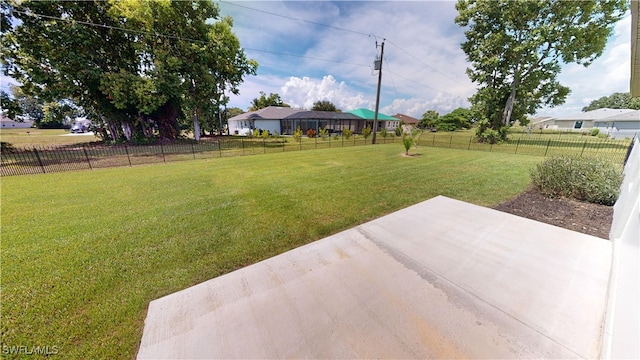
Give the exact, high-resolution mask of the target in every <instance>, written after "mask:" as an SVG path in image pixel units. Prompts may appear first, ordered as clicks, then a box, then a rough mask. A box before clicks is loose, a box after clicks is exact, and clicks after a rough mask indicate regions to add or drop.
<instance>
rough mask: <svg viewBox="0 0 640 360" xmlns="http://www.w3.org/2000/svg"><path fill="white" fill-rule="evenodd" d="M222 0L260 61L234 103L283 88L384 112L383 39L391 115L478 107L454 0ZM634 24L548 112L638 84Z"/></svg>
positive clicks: (564, 111)
mask: <svg viewBox="0 0 640 360" xmlns="http://www.w3.org/2000/svg"><path fill="white" fill-rule="evenodd" d="M216 3H218V4H219V6H220V9H221V14H222V15H223V16H231V17H233V19H234V32H235V33H236V35H237V36H238V38H239V39H240V43H241V45H242V46H243V47H244V48H245V52H246V54H247V55H248V57H250V58H252V59H255V60H257V61H258V63H259V67H258V75H257V76H248V77H246V79H245V82H244V83H243V84H242V86H241V87H240V95H239V96H233V95H232V97H231V101H230V104H229V106H237V107H240V108H242V109H243V110H246V109H247V108H248V107H249V106H250V102H251V100H252V99H253V98H255V97H258V96H259V92H260V91H264V92H265V93H267V94H268V93H278V94H280V96H281V97H282V99H283V100H284V101H285V102H286V103H288V104H290V105H291V106H293V107H301V108H310V107H311V105H312V104H313V102H315V101H317V100H329V101H331V102H333V103H334V104H335V105H336V106H338V107H339V108H341V109H343V110H352V109H355V108H359V107H365V108H369V109H374V107H375V96H376V85H377V73H376V72H374V71H373V69H372V68H373V60H374V58H375V56H376V55H377V54H379V51H380V48H379V47H378V48H376V41H377V42H378V44H380V43H381V42H382V40H383V39H386V41H385V49H384V60H385V62H384V64H383V78H382V91H381V97H380V111H381V112H383V113H386V114H389V115H392V114H395V113H403V114H407V115H410V116H414V117H417V118H420V116H421V115H422V114H423V113H424V112H425V111H426V110H431V109H433V110H436V111H438V112H439V113H440V114H441V115H443V114H446V113H448V112H450V111H451V110H453V109H455V108H457V107H467V106H469V103H468V101H467V98H468V97H469V96H471V95H472V94H473V93H474V92H475V86H474V84H472V83H471V82H470V81H469V79H468V77H467V76H466V74H465V69H466V68H467V67H468V66H469V64H468V63H467V61H466V59H465V54H464V52H463V51H462V50H461V49H460V43H461V42H463V41H464V40H465V38H464V30H463V29H462V28H460V27H458V26H457V25H456V24H455V23H454V18H455V17H456V15H457V11H456V10H455V2H454V1H408V2H403V1H401V2H398V1H343V2H330V1H314V2H307V1H289V2H281V1H232V2H227V1H216ZM268 13H275V14H278V15H280V16H276V15H271V14H268ZM293 19H302V20H306V21H297V20H293ZM313 23H317V24H324V25H327V26H320V25H316V24H313ZM630 25H631V16H630V15H629V14H628V15H627V16H626V17H625V18H624V19H623V20H622V21H620V22H619V23H618V24H617V25H616V26H615V29H614V34H613V35H612V36H611V38H610V39H609V41H608V44H607V48H606V50H605V52H604V54H603V55H602V56H601V57H600V58H599V59H598V60H596V61H595V62H594V63H593V64H592V65H591V66H590V67H588V68H585V67H583V66H582V65H566V66H564V67H563V72H562V73H561V75H560V82H561V83H562V84H564V85H566V86H569V87H570V88H571V90H572V94H571V95H570V96H569V98H568V99H567V102H566V103H565V104H564V105H562V106H560V107H556V108H553V109H541V110H539V111H538V115H550V116H560V115H568V114H572V113H576V112H580V110H581V109H582V107H584V106H586V105H588V104H589V102H590V101H591V100H594V99H597V98H600V97H602V96H607V95H610V94H612V93H614V92H626V91H629V76H630V75H629V74H630V32H631V30H630ZM284 54H296V55H299V57H294V56H287V55H284ZM318 59H323V60H318Z"/></svg>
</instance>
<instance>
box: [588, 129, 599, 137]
mask: <svg viewBox="0 0 640 360" xmlns="http://www.w3.org/2000/svg"><path fill="white" fill-rule="evenodd" d="M599 133H600V129H598V128H594V129H591V131H590V132H589V135H591V136H598V134H599Z"/></svg>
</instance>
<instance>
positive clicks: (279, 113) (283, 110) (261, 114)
mask: <svg viewBox="0 0 640 360" xmlns="http://www.w3.org/2000/svg"><path fill="white" fill-rule="evenodd" d="M299 111H305V110H303V109H293V108H289V107H279V106H268V107H266V108H262V109H260V110H256V111H249V112H246V113H244V114H240V115H236V116H234V117H232V118H230V119H229V120H260V119H264V120H280V119H284V118H286V117H287V116H289V115H291V114H295V113H296V112H299Z"/></svg>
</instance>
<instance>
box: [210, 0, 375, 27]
mask: <svg viewBox="0 0 640 360" xmlns="http://www.w3.org/2000/svg"><path fill="white" fill-rule="evenodd" d="M219 1H220V2H221V3H225V4H229V5H233V6H237V7H241V8H243V9H248V10H253V11H257V12H260V13H263V14H268V15H273V16H278V17H281V18H284V19H289V20H294V21H300V22H305V23H307V24H313V25H317V26H324V27H326V28H330V29H335V30H340V31H346V32H350V33H353V34H358V35H364V36H370V35H373V36H375V34H372V33H364V32H362V31H357V30H351V29H345V28H341V27H338V26H333V25H327V24H322V23H319V22H315V21H311V20H305V19H300V18H296V17H293V16H286V15H282V14H276V13H272V12H269V11H265V10H261V9H256V8H252V7H249V6H245V5H239V4H236V3H232V2H229V1H224V0H219Z"/></svg>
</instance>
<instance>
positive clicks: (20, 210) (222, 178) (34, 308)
mask: <svg viewBox="0 0 640 360" xmlns="http://www.w3.org/2000/svg"><path fill="white" fill-rule="evenodd" d="M416 152H417V153H418V155H416V156H411V157H403V156H401V154H402V153H404V149H403V147H402V145H400V144H389V145H378V146H359V147H351V148H344V149H341V148H331V149H323V150H317V151H302V152H299V151H298V152H284V153H277V154H275V153H274V154H266V155H261V156H245V157H235V158H232V157H228V158H219V159H205V160H195V161H183V162H173V163H167V164H155V165H142V166H134V167H125V168H108V169H99V170H93V171H78V172H63V173H53V174H45V175H35V176H12V177H5V178H2V184H1V191H2V209H1V211H2V212H1V215H2V217H1V226H2V244H1V247H2V258H1V261H2V263H1V269H2V278H1V279H2V322H1V326H2V345H3V349H5V348H4V346H26V347H28V348H31V347H32V346H40V347H44V346H48V347H49V348H50V349H51V348H52V347H54V346H55V347H56V348H55V349H57V352H58V355H60V356H61V358H65V359H68V358H71V359H97V358H107V359H121V358H132V357H134V356H135V354H136V351H137V347H138V344H139V342H140V338H141V335H142V329H143V323H144V319H145V316H146V308H147V306H148V303H149V301H151V300H153V299H156V298H158V297H161V296H164V295H167V294H170V293H172V292H175V291H177V290H180V289H184V288H186V287H188V286H191V285H194V284H197V283H200V282H202V281H205V280H208V279H211V278H214V277H216V276H219V275H221V274H224V273H227V272H230V271H232V270H234V269H238V268H240V267H243V266H246V265H249V264H252V263H255V262H257V261H260V260H262V259H265V258H268V257H271V256H274V255H276V254H279V253H282V252H284V251H287V250H289V249H292V248H294V247H297V246H300V245H302V244H305V243H309V242H311V241H314V240H317V239H320V238H322V237H324V236H327V235H330V234H333V233H336V232H339V231H341V230H345V229H347V228H350V227H352V226H354V225H357V224H361V223H363V222H366V221H368V220H371V219H374V218H377V217H379V216H382V215H385V214H388V213H390V212H393V211H395V210H398V209H401V208H404V207H406V206H408V205H411V204H415V203H417V202H420V201H423V200H426V199H429V198H431V197H434V196H436V195H440V194H442V195H445V196H449V197H452V198H456V199H460V200H464V201H468V202H471V203H475V204H478V205H484V206H492V205H495V204H497V203H499V202H501V201H503V200H505V199H508V198H510V197H512V196H515V195H516V194H518V193H520V192H521V191H523V190H524V189H525V188H526V187H527V186H528V184H529V170H530V169H531V168H532V167H533V166H534V165H535V164H536V163H538V162H540V161H542V160H543V159H542V158H540V157H533V156H527V155H511V154H501V153H488V152H477V151H465V150H450V149H439V148H426V147H421V148H419V149H418V150H417V151H416V150H414V149H412V151H411V153H413V154H415V153H416ZM398 226H403V225H402V224H398ZM460 226H464V224H461V225H460ZM5 356H6V357H7V358H9V357H11V355H6V354H5Z"/></svg>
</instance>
